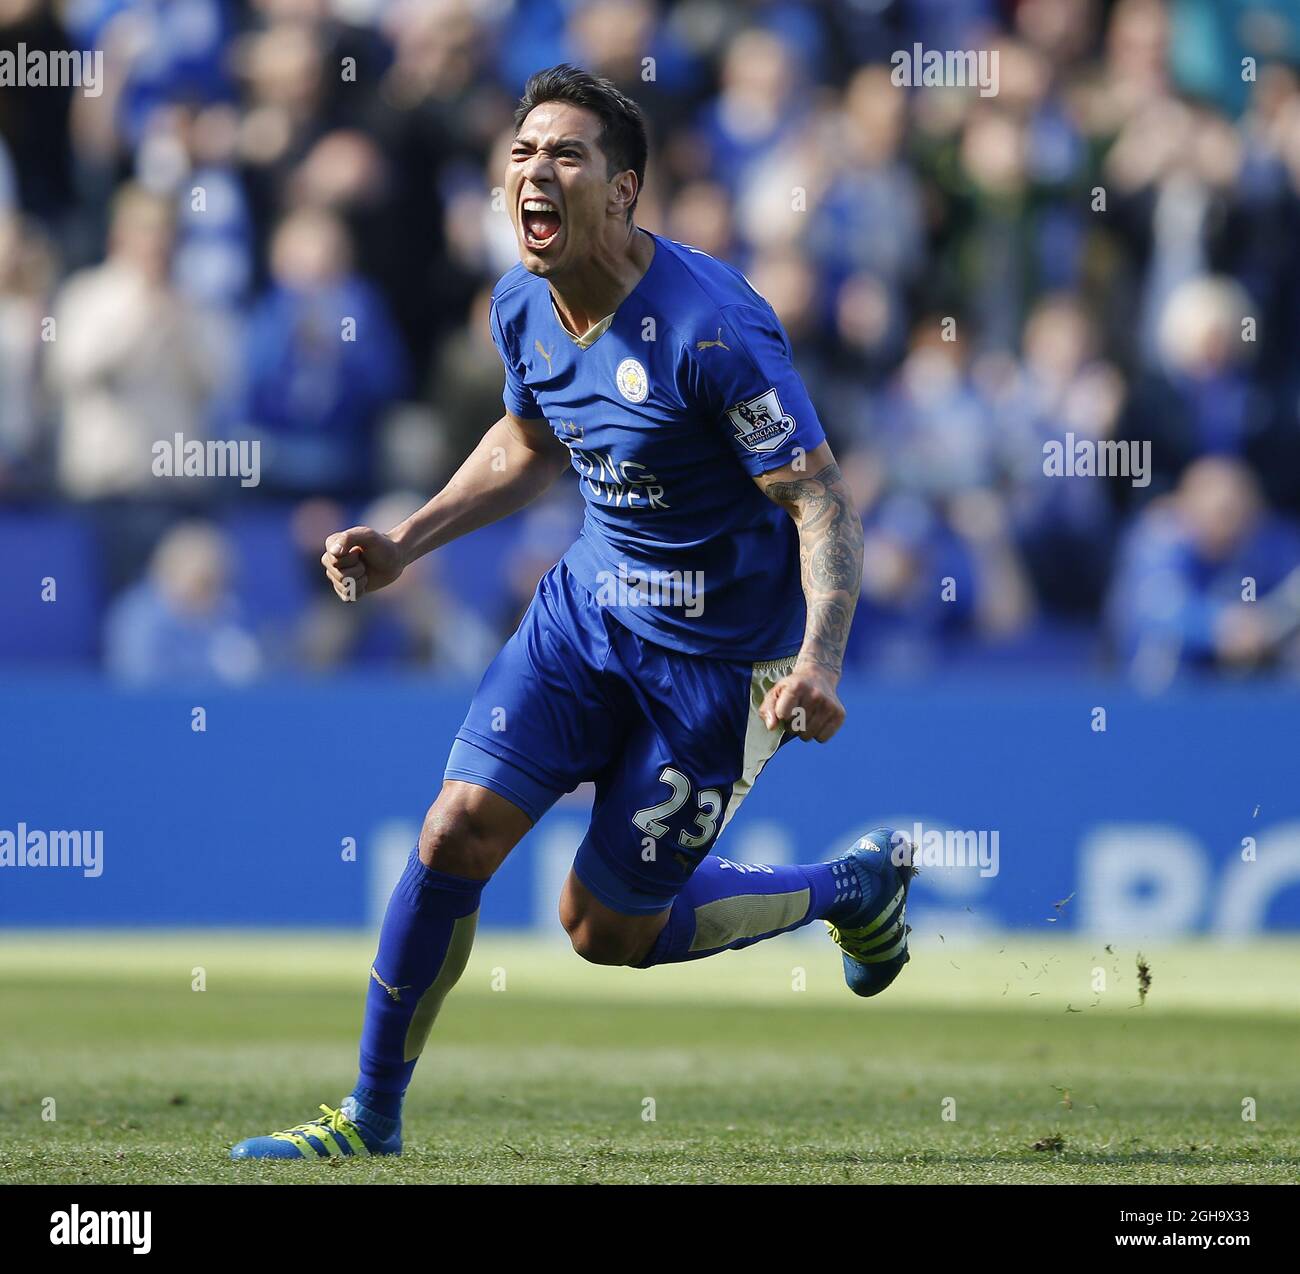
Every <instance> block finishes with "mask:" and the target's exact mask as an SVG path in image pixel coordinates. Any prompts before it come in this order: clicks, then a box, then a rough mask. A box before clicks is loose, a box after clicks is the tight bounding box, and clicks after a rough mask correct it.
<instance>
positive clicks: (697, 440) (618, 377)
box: [491, 232, 825, 660]
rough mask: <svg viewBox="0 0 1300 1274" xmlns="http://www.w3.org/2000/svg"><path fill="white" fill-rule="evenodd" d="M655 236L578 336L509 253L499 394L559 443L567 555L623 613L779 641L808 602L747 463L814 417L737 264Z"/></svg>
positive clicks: (768, 465) (766, 462)
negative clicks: (572, 537)
mask: <svg viewBox="0 0 1300 1274" xmlns="http://www.w3.org/2000/svg"><path fill="white" fill-rule="evenodd" d="M643 233H644V232H643ZM651 237H652V238H653V239H654V243H655V252H654V257H653V258H652V259H651V262H650V266H649V268H648V269H647V271H646V273H645V275H644V276H643V277H642V279H641V281H640V282H639V283H638V284H637V286H636V287H635V288H634V289H633V290H632V291H631V292H630V293H629V294H628V296H627V297H626V298H625V300H624V301H623V303H622V304H621V305H620V306H619V307H618V310H617V311H616V312H615V314H614V315H613V316H612V319H611V321H610V322H609V325H608V327H607V328H605V329H604V330H603V331H600V334H599V335H598V336H596V338H595V339H594V341H592V342H591V343H590V344H587V345H586V346H585V347H584V346H583V344H581V343H580V342H578V341H576V340H575V339H574V338H573V337H572V336H571V335H570V334H569V332H568V331H567V330H566V329H565V327H564V326H563V324H561V322H560V320H559V317H558V316H557V314H556V313H555V308H554V306H553V304H552V301H551V291H550V285H549V284H548V283H547V282H546V281H545V279H541V278H538V277H537V276H536V275H532V274H529V273H528V271H527V270H525V269H524V268H523V266H522V265H518V266H516V267H515V268H514V269H512V270H511V271H509V273H507V274H506V275H505V276H504V277H503V278H502V279H501V280H500V282H499V283H498V284H497V286H496V288H495V289H494V291H493V293H492V318H491V324H492V339H493V340H494V341H495V343H496V346H497V349H498V350H499V351H500V354H501V358H502V361H503V362H504V364H505V369H506V383H505V393H504V399H505V404H506V407H507V408H508V409H509V410H510V411H511V412H513V413H514V414H515V415H516V416H520V417H522V418H525V419H530V420H537V419H542V418H544V419H545V420H546V421H547V422H548V423H549V424H550V426H551V428H552V429H553V430H554V431H555V435H556V437H557V438H559V439H560V441H561V442H563V443H564V445H565V446H566V447H567V448H568V449H569V456H570V460H571V461H572V465H573V468H574V470H575V471H576V473H577V477H578V485H579V488H580V489H581V491H582V496H583V500H584V501H585V506H586V507H585V513H584V517H583V526H582V532H581V534H580V535H579V537H578V539H577V541H576V542H575V543H574V544H573V546H572V547H571V548H570V549H569V550H568V552H567V553H566V554H565V555H564V561H565V563H566V564H567V565H568V567H569V569H570V570H571V571H572V572H573V574H574V575H575V576H576V577H577V579H578V580H579V582H580V583H581V584H582V585H583V586H584V587H585V588H587V589H588V590H589V591H590V592H591V593H592V594H593V595H595V597H596V599H597V601H599V602H601V603H602V604H605V605H607V606H609V607H610V612H611V614H612V615H613V616H614V617H615V618H616V619H617V620H618V621H619V622H620V623H622V624H624V625H625V626H626V627H628V628H630V629H631V630H632V631H633V632H635V633H638V634H639V635H640V636H642V637H644V638H646V639H647V640H649V641H654V642H658V643H659V644H661V645H664V646H668V647H670V648H672V649H674V650H680V651H685V652H687V653H690V654H699V655H711V656H718V657H726V658H732V659H741V660H763V659H776V658H779V657H781V656H783V655H788V654H792V653H793V652H794V651H796V650H798V649H799V646H800V644H801V643H802V640H803V631H804V618H805V610H804V600H803V591H802V588H801V584H800V576H799V542H798V532H797V530H796V528H795V525H794V522H793V521H792V520H791V518H790V516H789V515H788V514H787V513H786V512H785V511H784V510H783V509H781V508H780V507H779V506H777V505H775V504H773V503H772V501H771V500H769V499H768V498H767V496H765V495H764V494H763V493H762V492H761V491H760V490H759V489H758V487H757V485H755V483H754V480H753V476H754V475H756V474H759V473H763V472H765V471H767V470H770V469H776V468H780V467H781V466H782V465H786V464H789V463H791V462H792V461H794V460H796V459H798V458H799V457H801V456H803V455H805V454H806V453H807V452H810V451H812V449H813V448H814V447H817V446H819V445H820V444H821V443H822V442H823V441H824V439H825V434H824V433H823V432H822V428H821V424H820V422H819V421H818V419H817V415H816V413H815V412H814V411H813V407H812V403H811V402H810V401H809V398H808V393H807V391H806V389H805V388H804V385H803V382H802V380H801V379H800V377H799V374H798V373H797V372H796V371H795V369H794V366H793V364H792V363H791V358H790V342H789V340H788V339H787V337H786V335H785V331H784V330H783V328H782V327H781V324H780V322H779V320H778V319H777V317H776V314H775V313H774V312H773V310H772V307H771V306H770V305H768V303H767V302H766V301H765V300H764V299H763V298H762V297H761V296H759V295H758V293H757V292H755V291H754V289H753V288H751V287H750V286H749V284H748V282H747V281H746V280H745V277H744V275H742V274H741V273H740V272H739V271H738V270H736V269H734V268H733V267H731V266H729V265H726V264H724V263H723V262H721V261H717V260H715V259H714V258H713V257H710V256H708V255H707V254H706V253H703V252H700V251H699V250H698V249H695V248H689V247H686V246H684V245H682V244H679V243H674V242H673V241H672V240H669V239H664V238H662V237H660V236H659V235H652V236H651ZM597 330H599V329H597Z"/></svg>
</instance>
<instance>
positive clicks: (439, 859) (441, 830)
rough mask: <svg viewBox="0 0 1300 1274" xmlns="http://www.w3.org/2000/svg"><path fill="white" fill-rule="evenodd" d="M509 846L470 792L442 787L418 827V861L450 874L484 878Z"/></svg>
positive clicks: (499, 864) (476, 878) (486, 877)
mask: <svg viewBox="0 0 1300 1274" xmlns="http://www.w3.org/2000/svg"><path fill="white" fill-rule="evenodd" d="M509 849H510V846H509V845H508V844H506V843H504V841H503V839H502V837H501V836H500V835H498V834H497V832H496V830H495V829H494V828H493V827H492V825H491V822H490V820H489V819H488V817H487V816H486V814H485V813H484V811H483V809H482V808H481V806H480V804H479V802H478V801H477V800H476V798H475V796H474V794H473V792H472V791H471V792H468V793H467V792H465V791H463V790H460V789H444V790H443V792H442V793H441V794H440V795H439V797H438V799H437V800H436V801H434V803H433V804H432V805H431V806H429V812H428V813H427V814H426V815H425V816H424V826H423V827H422V828H421V829H420V861H421V862H422V863H423V864H424V865H425V866H426V867H431V868H433V870H434V871H444V872H446V873H447V874H448V875H450V876H465V877H467V878H468V879H470V880H487V879H488V878H489V877H490V876H491V875H492V874H493V872H495V871H496V869H497V868H498V867H500V866H501V861H502V859H504V858H505V856H506V854H507V853H508V852H509Z"/></svg>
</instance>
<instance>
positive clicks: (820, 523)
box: [763, 464, 862, 676]
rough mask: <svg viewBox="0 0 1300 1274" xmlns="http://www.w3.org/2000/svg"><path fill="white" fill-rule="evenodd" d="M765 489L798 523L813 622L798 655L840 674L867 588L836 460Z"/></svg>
mask: <svg viewBox="0 0 1300 1274" xmlns="http://www.w3.org/2000/svg"><path fill="white" fill-rule="evenodd" d="M763 490H764V491H765V492H766V493H767V496H768V498H769V499H772V500H775V501H776V503H777V504H780V505H783V506H784V507H785V508H786V510H787V511H788V512H789V513H790V516H791V517H793V518H794V520H795V522H796V523H797V524H798V526H799V568H800V571H801V573H802V577H803V592H804V597H805V598H806V599H807V602H808V627H807V629H806V631H805V634H804V642H803V648H802V649H801V650H800V652H799V659H800V660H801V661H811V662H813V663H817V664H820V665H821V666H822V667H824V668H828V669H829V670H830V671H831V672H833V673H835V674H836V675H837V676H838V675H839V673H840V671H841V670H842V668H843V666H844V647H845V644H846V643H847V642H848V639H849V624H850V623H851V622H852V620H853V610H854V607H855V606H856V605H857V603H858V590H859V589H860V588H861V587H862V523H861V522H860V521H859V519H858V512H857V510H856V509H855V508H854V507H853V501H852V499H851V498H850V496H849V492H848V489H847V488H846V487H845V485H844V479H843V477H842V476H841V474H840V468H839V465H837V464H828V465H827V466H826V467H825V468H824V469H823V470H822V471H821V472H820V473H818V474H817V475H816V476H815V477H812V478H797V479H795V480H794V481H793V482H777V481H773V482H766V483H764V484H763Z"/></svg>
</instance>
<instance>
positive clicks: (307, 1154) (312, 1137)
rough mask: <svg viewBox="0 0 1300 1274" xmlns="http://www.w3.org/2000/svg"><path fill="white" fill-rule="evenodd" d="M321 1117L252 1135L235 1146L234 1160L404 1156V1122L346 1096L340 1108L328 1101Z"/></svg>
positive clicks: (232, 1152)
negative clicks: (377, 1113)
mask: <svg viewBox="0 0 1300 1274" xmlns="http://www.w3.org/2000/svg"><path fill="white" fill-rule="evenodd" d="M321 1110H323V1111H324V1112H325V1113H324V1115H323V1116H322V1117H321V1118H320V1119H312V1120H309V1121H308V1122H307V1123H305V1124H299V1125H298V1126H297V1127H296V1128H287V1129H285V1131H284V1132H273V1133H271V1134H270V1135H269V1136H266V1137H249V1138H247V1139H246V1140H245V1141H241V1142H240V1143H239V1144H238V1145H237V1146H233V1147H232V1148H231V1151H230V1157H231V1158H232V1159H332V1158H341V1157H343V1156H347V1155H360V1156H362V1157H365V1156H368V1155H400V1154H401V1153H402V1132H401V1125H400V1123H399V1122H398V1120H396V1119H385V1118H383V1117H382V1116H380V1115H376V1114H374V1113H373V1112H372V1111H369V1110H365V1109H364V1108H363V1107H361V1106H358V1105H357V1103H356V1101H355V1099H353V1098H352V1097H345V1098H344V1099H343V1102H342V1104H341V1105H340V1107H339V1109H338V1110H331V1109H330V1107H328V1106H326V1105H325V1104H324V1103H322V1104H321Z"/></svg>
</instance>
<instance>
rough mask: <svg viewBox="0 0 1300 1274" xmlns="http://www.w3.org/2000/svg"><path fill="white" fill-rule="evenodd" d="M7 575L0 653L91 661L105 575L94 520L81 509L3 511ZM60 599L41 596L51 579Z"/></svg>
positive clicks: (1, 656) (0, 532)
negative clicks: (47, 599) (46, 599)
mask: <svg viewBox="0 0 1300 1274" xmlns="http://www.w3.org/2000/svg"><path fill="white" fill-rule="evenodd" d="M0 543H3V544H4V553H5V560H6V561H7V563H8V566H7V567H6V572H5V573H6V575H7V576H8V581H7V583H6V584H5V587H4V601H3V604H0V660H12V661H13V662H15V663H43V664H59V663H93V662H94V661H95V660H96V659H97V658H98V655H99V632H100V620H101V617H102V614H103V608H104V576H103V569H102V564H101V559H100V554H99V547H98V545H97V543H96V540H95V532H94V526H93V524H92V522H91V520H90V518H89V517H88V516H86V515H84V514H82V513H78V512H69V511H58V512H53V511H50V510H47V509H21V510H20V509H10V510H7V511H5V512H3V513H0ZM46 580H51V581H53V583H52V585H51V587H52V590H53V594H54V600H52V601H43V600H42V594H43V592H44V591H45V588H46V585H45V581H46Z"/></svg>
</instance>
